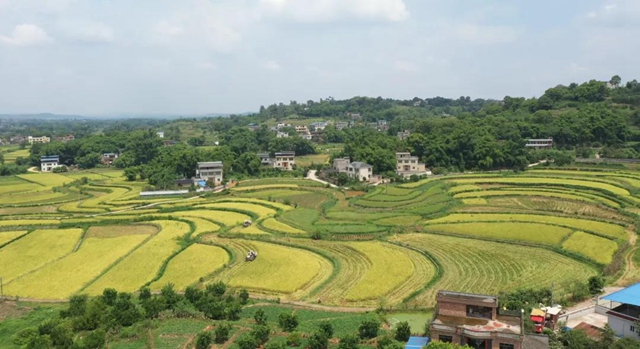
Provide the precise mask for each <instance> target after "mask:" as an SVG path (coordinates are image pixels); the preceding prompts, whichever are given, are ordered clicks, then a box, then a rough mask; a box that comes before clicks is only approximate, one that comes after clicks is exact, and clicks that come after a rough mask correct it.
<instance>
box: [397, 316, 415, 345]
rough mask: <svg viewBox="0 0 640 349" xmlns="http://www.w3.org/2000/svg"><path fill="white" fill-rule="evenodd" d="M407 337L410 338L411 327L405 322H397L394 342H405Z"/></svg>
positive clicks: (407, 339)
mask: <svg viewBox="0 0 640 349" xmlns="http://www.w3.org/2000/svg"><path fill="white" fill-rule="evenodd" d="M409 337H411V326H409V323H408V322H407V321H402V322H399V323H398V325H397V326H396V335H395V338H396V340H397V341H398V342H407V341H409Z"/></svg>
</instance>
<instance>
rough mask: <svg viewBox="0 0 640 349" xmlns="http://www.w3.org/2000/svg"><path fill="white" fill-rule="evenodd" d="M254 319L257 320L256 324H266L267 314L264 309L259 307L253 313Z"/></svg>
mask: <svg viewBox="0 0 640 349" xmlns="http://www.w3.org/2000/svg"><path fill="white" fill-rule="evenodd" d="M253 319H254V320H255V321H256V324H258V325H265V324H266V323H267V314H266V313H265V312H264V310H262V309H258V310H256V312H255V313H253Z"/></svg>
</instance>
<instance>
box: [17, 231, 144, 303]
mask: <svg viewBox="0 0 640 349" xmlns="http://www.w3.org/2000/svg"><path fill="white" fill-rule="evenodd" d="M145 238H146V236H145V235H125V236H117V237H104V238H88V239H85V240H84V241H83V242H82V245H80V249H78V251H75V252H73V253H70V254H68V255H67V256H65V257H63V258H62V259H59V260H56V261H54V262H52V263H49V264H47V265H46V266H44V267H42V268H39V269H37V270H35V271H34V272H32V273H30V274H28V275H25V276H24V277H21V278H20V279H17V280H14V281H12V282H10V283H9V284H7V285H6V291H5V292H6V293H7V294H8V295H15V296H17V295H19V296H21V297H27V298H36V299H67V298H68V297H69V296H71V295H72V294H73V293H75V292H76V291H78V290H80V289H81V288H82V286H84V285H85V284H87V283H88V282H90V281H91V280H93V279H94V278H96V277H97V276H99V275H100V273H101V272H102V271H104V270H105V269H106V268H107V267H109V266H110V265H111V264H113V263H114V262H115V261H116V260H117V259H118V258H120V257H122V256H124V255H125V254H126V253H127V252H129V251H131V250H132V249H133V248H134V247H136V246H137V245H139V244H140V243H142V242H143V241H144V239H145Z"/></svg>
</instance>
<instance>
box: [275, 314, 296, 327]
mask: <svg viewBox="0 0 640 349" xmlns="http://www.w3.org/2000/svg"><path fill="white" fill-rule="evenodd" d="M278 324H279V325H280V327H281V328H282V330H283V331H285V332H292V331H294V330H295V329H296V327H298V316H297V315H296V314H294V313H293V312H285V313H280V315H279V316H278Z"/></svg>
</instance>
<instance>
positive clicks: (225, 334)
mask: <svg viewBox="0 0 640 349" xmlns="http://www.w3.org/2000/svg"><path fill="white" fill-rule="evenodd" d="M230 332H231V326H230V325H229V324H227V323H224V322H223V323H220V324H219V325H218V327H216V329H215V331H214V333H215V342H216V343H217V344H222V343H224V342H226V341H228V340H229V333H230Z"/></svg>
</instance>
